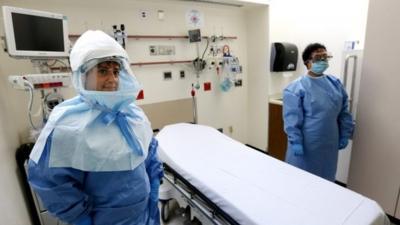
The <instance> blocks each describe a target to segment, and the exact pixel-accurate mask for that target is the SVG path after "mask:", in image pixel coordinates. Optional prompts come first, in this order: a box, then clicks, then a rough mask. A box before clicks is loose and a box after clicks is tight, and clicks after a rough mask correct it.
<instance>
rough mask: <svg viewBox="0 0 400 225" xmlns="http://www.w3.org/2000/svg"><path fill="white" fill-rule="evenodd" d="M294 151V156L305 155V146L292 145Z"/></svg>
mask: <svg viewBox="0 0 400 225" xmlns="http://www.w3.org/2000/svg"><path fill="white" fill-rule="evenodd" d="M292 151H293V152H294V155H297V156H300V155H304V151H303V146H302V145H300V144H294V145H292Z"/></svg>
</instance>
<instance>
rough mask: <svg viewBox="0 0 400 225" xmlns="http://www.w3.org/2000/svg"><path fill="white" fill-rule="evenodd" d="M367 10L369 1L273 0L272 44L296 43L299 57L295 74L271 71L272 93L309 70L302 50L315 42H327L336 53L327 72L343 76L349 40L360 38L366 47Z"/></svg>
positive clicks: (361, 43)
mask: <svg viewBox="0 0 400 225" xmlns="http://www.w3.org/2000/svg"><path fill="white" fill-rule="evenodd" d="M367 10H368V0H352V1H347V0H335V1H331V0H302V1H296V0H271V1H270V27H271V29H270V38H271V43H272V42H290V43H294V44H296V45H297V47H298V48H299V60H298V64H297V70H296V71H295V72H293V73H292V74H293V76H292V77H286V76H285V77H284V76H283V74H282V73H277V72H274V73H271V77H270V78H271V82H270V83H269V85H270V89H269V91H270V94H276V93H280V92H282V90H283V89H284V88H285V87H286V85H287V84H288V83H289V82H290V81H291V80H293V79H295V78H296V77H297V76H298V75H299V74H304V73H305V71H306V69H305V66H304V65H303V61H302V59H301V53H302V51H303V50H304V48H305V47H306V46H307V45H308V44H310V43H313V42H320V43H323V44H324V45H325V46H326V47H327V49H328V51H329V52H331V53H332V54H333V59H332V60H331V62H330V67H329V69H328V71H327V72H328V73H331V74H333V75H336V76H338V77H340V76H341V73H342V71H341V68H342V61H343V59H342V52H343V49H344V43H345V41H353V40H359V41H360V45H361V46H363V43H364V38H365V28H366V22H367Z"/></svg>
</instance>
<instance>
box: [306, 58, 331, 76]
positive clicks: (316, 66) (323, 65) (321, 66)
mask: <svg viewBox="0 0 400 225" xmlns="http://www.w3.org/2000/svg"><path fill="white" fill-rule="evenodd" d="M328 67H329V63H328V62H327V61H322V60H321V61H316V62H314V63H312V65H311V69H310V70H311V72H313V73H315V74H318V75H322V73H323V72H324V71H325V70H326V69H328Z"/></svg>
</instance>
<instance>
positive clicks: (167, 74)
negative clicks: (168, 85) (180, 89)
mask: <svg viewBox="0 0 400 225" xmlns="http://www.w3.org/2000/svg"><path fill="white" fill-rule="evenodd" d="M164 80H172V72H170V71H167V72H164Z"/></svg>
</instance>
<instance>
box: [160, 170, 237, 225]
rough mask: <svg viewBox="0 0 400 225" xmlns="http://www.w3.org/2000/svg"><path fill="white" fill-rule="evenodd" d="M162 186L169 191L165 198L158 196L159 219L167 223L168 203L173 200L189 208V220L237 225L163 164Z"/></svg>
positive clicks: (216, 224)
mask: <svg viewBox="0 0 400 225" xmlns="http://www.w3.org/2000/svg"><path fill="white" fill-rule="evenodd" d="M163 181H164V182H163V184H162V185H164V186H166V188H167V189H169V190H170V192H169V194H168V195H166V196H163V195H162V194H161V195H160V202H161V212H160V213H161V219H162V220H163V221H164V222H167V221H168V217H169V216H168V214H169V207H168V202H169V201H170V200H172V199H175V200H176V201H177V202H178V205H179V207H181V208H187V207H189V208H190V219H191V220H193V218H194V217H196V218H197V219H198V220H200V222H201V223H202V225H239V223H238V222H236V221H235V220H234V219H233V218H232V217H231V216H230V215H228V214H227V213H226V212H225V211H224V210H222V209H221V208H219V207H218V206H217V205H216V204H215V203H213V202H212V201H211V200H210V199H209V198H207V197H206V196H205V195H204V194H203V193H201V192H200V191H199V190H198V189H197V188H196V187H194V186H193V185H191V184H190V183H189V182H188V181H187V180H186V179H185V178H183V177H182V176H181V175H180V174H179V173H178V172H176V171H175V170H174V169H172V168H171V167H170V166H169V165H168V164H166V163H164V179H163Z"/></svg>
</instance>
